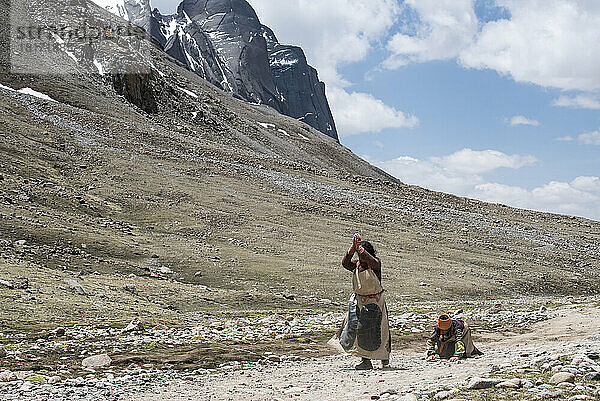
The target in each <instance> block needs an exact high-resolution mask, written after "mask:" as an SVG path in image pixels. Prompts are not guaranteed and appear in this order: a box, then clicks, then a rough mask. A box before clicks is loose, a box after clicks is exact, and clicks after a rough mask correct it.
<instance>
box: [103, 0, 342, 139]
mask: <svg viewBox="0 0 600 401" xmlns="http://www.w3.org/2000/svg"><path fill="white" fill-rule="evenodd" d="M96 3H97V4H98V5H100V6H103V7H104V8H106V9H107V10H108V11H110V12H112V13H114V14H116V15H119V16H120V17H122V18H125V19H127V20H128V21H131V22H132V23H135V24H137V25H138V26H141V27H143V28H144V29H146V31H148V32H149V33H150V34H151V35H152V36H153V37H154V38H155V39H156V40H157V41H158V42H160V43H161V45H162V46H163V47H164V50H165V51H166V52H167V53H168V54H169V55H170V56H172V57H173V58H175V59H176V60H178V61H179V62H181V63H182V64H184V65H186V66H187V67H188V68H189V69H190V70H192V71H194V72H195V73H196V74H198V75H199V76H201V77H202V78H204V79H206V80H207V81H209V82H211V83H212V84H214V85H215V86H217V87H218V88H220V89H223V90H225V91H227V92H230V93H232V94H234V96H236V97H239V98H240V99H243V100H246V101H248V102H251V103H258V104H266V105H268V106H270V107H272V108H273V109H275V110H277V111H278V112H280V113H282V114H284V115H287V116H290V117H293V118H296V119H299V120H301V121H303V122H305V123H307V124H309V125H310V126H312V127H313V128H315V129H317V130H319V131H321V132H323V133H324V134H326V135H328V136H330V137H332V138H334V139H338V135H337V130H336V127H335V122H334V119H333V115H332V113H331V110H330V107H329V103H328V101H327V97H326V94H325V84H324V83H323V82H321V81H319V77H318V73H317V71H316V70H315V69H314V68H313V67H311V66H310V65H308V62H307V60H306V56H305V54H304V51H303V50H302V49H301V48H299V47H296V46H288V45H282V44H280V43H279V42H278V40H277V38H276V36H275V34H274V33H273V31H272V30H271V29H270V28H268V27H266V26H264V25H262V24H261V23H260V21H259V18H258V16H257V15H256V13H255V11H254V10H253V9H252V7H251V6H250V4H248V3H247V2H246V1H245V0H233V1H230V0H203V1H196V0H183V1H182V2H181V3H180V5H179V7H178V8H177V12H176V13H175V14H173V15H163V14H161V12H160V11H159V10H158V9H154V10H153V11H150V3H149V0H96Z"/></svg>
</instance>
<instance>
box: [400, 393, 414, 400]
mask: <svg viewBox="0 0 600 401" xmlns="http://www.w3.org/2000/svg"><path fill="white" fill-rule="evenodd" d="M399 401H418V398H417V396H416V395H414V394H413V393H410V394H405V395H403V396H402V397H400V399H399Z"/></svg>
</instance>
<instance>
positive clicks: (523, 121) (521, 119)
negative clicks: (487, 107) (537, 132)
mask: <svg viewBox="0 0 600 401" xmlns="http://www.w3.org/2000/svg"><path fill="white" fill-rule="evenodd" d="M510 125H533V126H534V127H537V126H539V125H540V123H539V121H536V120H530V119H529V118H527V117H525V116H514V117H513V118H511V119H510Z"/></svg>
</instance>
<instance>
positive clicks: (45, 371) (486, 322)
mask: <svg viewBox="0 0 600 401" xmlns="http://www.w3.org/2000/svg"><path fill="white" fill-rule="evenodd" d="M462 306H463V307H464V308H461V309H462V310H456V311H454V314H455V316H456V317H461V318H463V319H465V320H467V321H468V322H469V323H470V324H471V326H472V327H473V331H474V335H475V339H476V342H477V344H478V346H479V348H481V349H482V350H483V351H484V353H485V355H484V356H483V357H478V358H474V359H469V360H465V361H462V362H460V363H459V364H450V363H448V362H444V361H441V362H433V363H432V362H426V361H424V358H423V345H424V340H425V338H426V335H427V334H428V330H429V328H430V327H431V325H432V322H433V321H435V312H433V311H430V312H426V309H427V308H428V307H429V308H430V309H437V310H444V309H446V310H447V309H448V308H449V305H447V304H446V305H445V304H438V305H428V306H426V305H410V306H405V309H403V310H401V309H400V308H399V305H390V307H391V311H392V312H391V313H392V314H391V319H390V327H391V329H392V332H393V334H394V349H395V350H394V353H393V358H392V361H393V363H392V368H391V369H384V370H381V369H377V370H375V371H373V372H367V373H364V372H355V371H353V370H352V366H353V364H354V363H355V362H356V358H352V357H348V356H338V355H335V352H334V351H333V350H332V349H329V348H328V346H326V341H327V339H328V338H329V337H330V336H331V335H332V333H333V332H334V331H335V329H336V327H337V326H338V325H339V324H340V322H341V320H342V319H343V314H342V313H325V314H320V315H302V314H299V313H294V312H288V313H285V314H276V313H264V314H254V315H253V316H248V315H246V316H243V315H238V316H229V317H218V318H217V317H215V316H212V317H211V316H205V318H204V319H202V322H203V324H202V325H199V326H196V327H189V328H173V327H167V326H165V325H157V326H154V327H147V326H146V325H144V323H143V322H141V321H139V320H135V321H132V322H130V324H128V325H127V326H126V327H122V328H106V327H104V328H100V327H81V326H72V327H59V328H56V329H54V330H51V331H41V332H37V333H27V334H26V333H22V332H21V333H19V332H15V333H11V334H6V333H5V334H3V335H2V337H0V343H1V344H2V346H1V347H2V348H0V370H1V373H0V394H3V397H4V398H3V399H7V400H46V399H47V400H50V399H52V400H80V399H81V400H87V399H90V400H91V399H94V400H154V399H158V398H162V399H167V400H188V399H206V400H221V399H223V400H229V399H231V400H233V399H239V398H240V397H245V398H247V399H252V400H275V399H300V400H302V399H342V398H344V399H350V400H353V399H354V400H361V399H404V400H410V399H419V400H430V399H431V400H442V399H468V400H472V399H482V400H483V399H485V400H495V399H498V400H512V399H515V400H517V399H537V398H540V399H542V398H549V397H552V398H564V399H594V397H597V396H598V389H600V385H598V386H597V385H596V383H597V381H598V380H599V379H600V366H599V365H598V364H597V363H596V360H597V359H598V357H599V356H600V355H598V348H599V347H598V346H599V345H600V337H599V336H598V335H597V334H596V330H597V320H596V319H598V317H599V316H600V309H599V307H598V302H597V301H591V300H590V299H570V300H564V299H562V300H561V299H549V298H546V299H536V300H531V299H530V300H529V301H527V302H524V301H522V300H521V301H517V302H512V303H511V302H505V303H502V304H501V303H497V302H487V303H483V302H480V303H479V304H478V305H474V304H471V305H469V304H464V305H462ZM410 310H412V312H411V311H410ZM402 312H404V313H402ZM598 384H600V382H598ZM413 396H414V397H416V398H407V397H413ZM365 397H366V398H365ZM402 397H404V398H402ZM574 397H579V398H574ZM586 397H587V398H586Z"/></svg>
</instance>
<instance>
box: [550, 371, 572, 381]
mask: <svg viewBox="0 0 600 401" xmlns="http://www.w3.org/2000/svg"><path fill="white" fill-rule="evenodd" d="M564 382H568V383H574V382H575V375H574V374H573V373H569V372H558V373H555V374H554V375H553V376H552V377H551V378H550V384H559V383H564Z"/></svg>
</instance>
